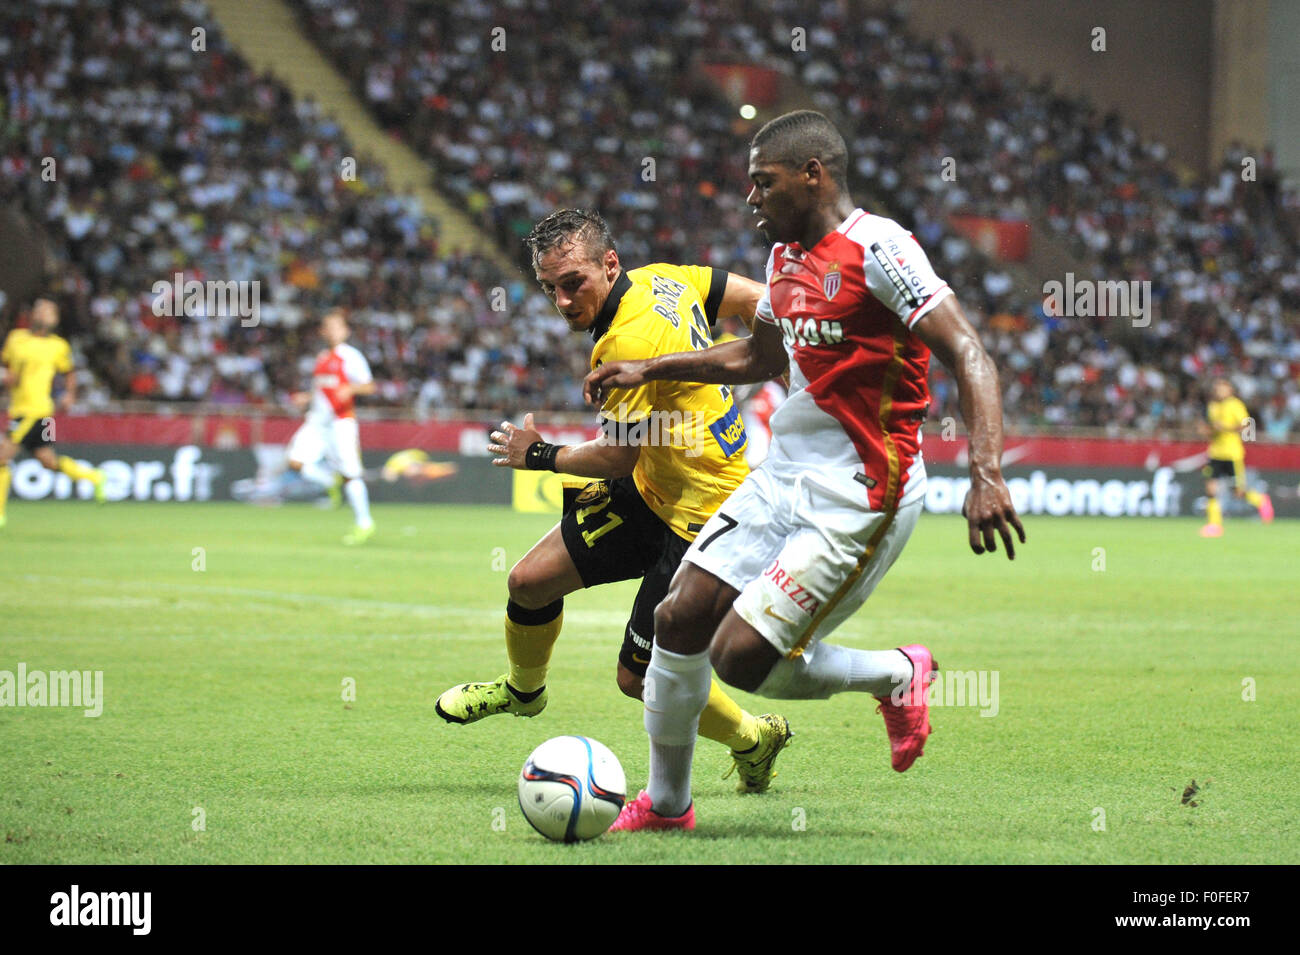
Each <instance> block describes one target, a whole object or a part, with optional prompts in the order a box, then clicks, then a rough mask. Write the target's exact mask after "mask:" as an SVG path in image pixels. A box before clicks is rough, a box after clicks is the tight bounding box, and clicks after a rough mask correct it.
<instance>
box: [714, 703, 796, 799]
mask: <svg viewBox="0 0 1300 955" xmlns="http://www.w3.org/2000/svg"><path fill="white" fill-rule="evenodd" d="M754 719H756V720H758V727H759V735H758V745H757V746H755V747H754V748H753V749H750V750H746V751H745V752H743V753H737V752H736V751H735V750H734V749H733V750H732V751H731V759H732V764H731V769H729V770H727V774H726V776H723V777H722V778H723V779H726V778H727V776H730V775H731V774H732V773H733V772H734V773H735V774H736V775H737V777H738V779H737V782H736V792H738V793H765V792H767V787H768V786H770V785H772V778H773V777H774V776H775V775H776V770H775V767H776V757H777V755H778V754H779V753H780V752H781V750H783V749H785V748H786V747H787V746H789V745H790V740H792V739H793V738H794V734H793V733H791V732H790V721H789V720H787V719H786V718H785V717H784V716H779V715H777V714H775V713H764V714H763V715H762V716H756V717H754Z"/></svg>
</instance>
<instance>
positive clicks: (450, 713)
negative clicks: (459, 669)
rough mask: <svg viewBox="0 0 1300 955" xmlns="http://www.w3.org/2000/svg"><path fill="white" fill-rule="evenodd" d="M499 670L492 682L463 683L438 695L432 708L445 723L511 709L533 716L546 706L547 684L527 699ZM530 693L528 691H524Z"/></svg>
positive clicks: (478, 718)
mask: <svg viewBox="0 0 1300 955" xmlns="http://www.w3.org/2000/svg"><path fill="white" fill-rule="evenodd" d="M506 676H507V674H504V673H503V674H502V675H501V676H499V677H497V678H496V679H495V680H493V681H492V682H491V683H462V684H460V686H453V687H452V688H451V689H450V690H448V691H447V692H445V693H443V694H442V696H440V697H438V702H437V703H435V704H434V707H433V708H434V709H435V710H437V711H438V715H439V716H441V717H442V718H443V719H444V720H446V721H447V722H448V723H477V722H478V721H479V720H481V719H483V718H484V717H487V716H496V715H497V714H498V713H513V714H514V715H515V716H536V715H537V714H538V713H540V712H542V710H544V709H546V696H547V693H546V687H542V688H541V690H539V691H538V693H537V695H536V696H535V697H533V698H532V699H530V700H527V701H525V700H521V699H520V698H519V697H518V696H517V695H516V694H515V691H514V689H513V688H511V686H510V685H509V684H508V683H506ZM525 696H531V694H525Z"/></svg>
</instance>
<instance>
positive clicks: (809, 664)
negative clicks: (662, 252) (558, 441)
mask: <svg viewBox="0 0 1300 955" xmlns="http://www.w3.org/2000/svg"><path fill="white" fill-rule="evenodd" d="M911 679H912V661H911V660H909V659H908V658H907V655H906V654H904V653H903V651H901V650H854V649H853V648H852V647H841V646H837V645H835V644H833V643H819V644H817V645H816V646H815V647H812V648H811V649H810V650H809V651H807V652H805V653H804V655H803V656H801V657H798V658H797V659H794V660H786V659H784V658H783V659H781V660H778V661H777V663H776V666H774V667H772V670H771V672H770V673H768V675H767V678H766V679H764V680H763V682H762V684H761V685H760V686H759V688H758V689H757V690H755V692H756V693H757V694H758V695H759V696H766V697H768V698H770V699H777V700H824V699H826V698H828V697H830V696H832V695H834V694H836V693H841V692H844V691H846V690H848V691H851V692H856V693H870V694H871V695H872V696H884V697H887V696H889V694H890V693H892V692H893V691H894V688H895V687H897V686H906V685H907V684H908V683H909V682H910V681H911Z"/></svg>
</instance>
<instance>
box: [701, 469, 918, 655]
mask: <svg viewBox="0 0 1300 955" xmlns="http://www.w3.org/2000/svg"><path fill="white" fill-rule="evenodd" d="M855 473H857V472H856V471H855V470H854V469H850V468H828V469H821V470H816V471H810V470H802V471H798V472H794V473H788V472H787V473H782V474H779V475H778V474H776V473H775V472H774V471H773V470H772V469H770V468H766V467H764V468H759V469H758V470H757V471H754V472H752V473H751V474H750V475H749V477H747V478H746V479H745V481H744V483H743V484H741V485H740V487H738V488H737V489H736V490H735V492H734V493H733V494H732V495H731V497H729V498H727V500H726V502H725V503H723V505H722V506H721V507H720V508H718V511H717V513H715V514H714V515H713V517H711V518H710V519H709V520H708V522H707V523H706V524H705V525H704V527H703V529H702V530H701V531H700V532H699V534H698V535H697V536H696V538H695V542H694V543H693V544H691V547H690V550H688V551H687V552H686V555H685V556H684V557H683V558H682V559H683V560H688V561H690V562H691V563H692V564H695V565H696V566H697V567H700V568H702V569H703V570H707V571H708V572H709V573H711V574H713V575H714V576H716V577H718V578H720V579H721V580H722V581H723V582H725V583H727V584H729V585H730V586H732V587H734V588H736V589H737V590H739V591H740V596H738V597H737V598H736V602H735V603H734V604H733V606H734V607H735V610H736V613H738V614H739V615H740V616H741V618H742V619H743V620H745V621H746V622H747V623H748V624H749V625H750V626H751V627H753V628H754V629H755V630H757V631H758V632H759V633H761V634H762V635H763V637H764V638H765V639H766V640H767V641H768V642H769V643H771V644H772V646H774V647H776V648H777V649H778V650H780V651H781V653H783V654H785V655H786V656H787V657H789V658H790V659H794V658H795V657H798V656H799V655H801V654H802V653H803V652H804V651H805V650H806V649H807V648H808V647H809V646H810V645H812V644H815V643H816V642H817V641H819V640H821V639H822V638H823V637H825V636H826V635H827V634H829V633H831V631H833V630H834V629H835V628H836V627H838V626H839V625H840V624H841V623H843V622H844V621H845V620H847V619H848V618H849V617H851V616H853V614H854V613H855V612H857V609H858V608H859V607H861V606H862V604H863V603H864V602H865V601H866V599H867V598H868V597H869V596H871V592H872V591H873V590H875V589H876V584H878V583H879V582H880V580H881V578H882V577H884V576H885V572H886V571H887V570H889V568H890V567H891V566H892V565H893V563H894V561H895V560H897V559H898V555H899V554H900V553H902V550H903V545H905V544H906V543H907V539H908V537H910V536H911V534H912V528H913V527H915V526H916V520H917V518H918V517H919V516H920V514H921V508H922V506H923V504H924V501H923V497H922V496H919V495H918V496H915V497H914V499H913V500H912V501H910V502H908V503H906V504H904V505H903V506H901V507H900V508H898V510H896V511H894V512H892V513H889V512H881V511H871V510H868V509H867V489H866V488H865V487H864V486H863V485H862V484H860V483H858V482H857V481H856V480H854V478H853V475H854V474H855Z"/></svg>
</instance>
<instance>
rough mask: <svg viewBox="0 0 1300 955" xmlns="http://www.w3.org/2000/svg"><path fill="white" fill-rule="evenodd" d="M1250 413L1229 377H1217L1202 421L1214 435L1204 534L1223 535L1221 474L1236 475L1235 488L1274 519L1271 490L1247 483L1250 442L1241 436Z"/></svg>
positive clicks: (1261, 513)
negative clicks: (1247, 456) (1247, 485)
mask: <svg viewBox="0 0 1300 955" xmlns="http://www.w3.org/2000/svg"><path fill="white" fill-rule="evenodd" d="M1249 418H1250V416H1249V415H1248V414H1247V413H1246V406H1245V405H1244V404H1242V403H1241V399H1240V398H1238V397H1237V396H1236V395H1235V394H1233V391H1232V383H1231V382H1230V381H1228V380H1227V379H1226V378H1215V379H1214V381H1213V382H1212V383H1211V385H1210V403H1209V406H1208V409H1207V411H1206V415H1205V419H1206V420H1205V422H1204V423H1203V424H1202V431H1203V432H1205V433H1206V434H1208V435H1209V437H1210V447H1209V449H1208V451H1207V453H1208V454H1209V457H1210V460H1209V461H1208V462H1207V463H1206V465H1205V471H1204V474H1205V494H1206V497H1207V498H1208V500H1207V501H1206V504H1205V526H1204V527H1202V528H1201V536H1202V537H1222V536H1223V508H1222V507H1221V506H1220V505H1219V478H1232V482H1233V491H1234V493H1235V494H1236V495H1237V497H1244V498H1245V499H1246V500H1247V501H1249V502H1250V504H1251V506H1252V507H1254V508H1255V509H1256V510H1257V511H1259V516H1260V519H1261V520H1262V521H1263V522H1264V523H1265V524H1267V523H1269V522H1270V521H1271V520H1273V502H1272V501H1271V500H1270V499H1269V496H1268V495H1267V494H1261V493H1259V491H1252V490H1249V489H1248V488H1247V487H1246V446H1245V444H1244V443H1243V442H1242V440H1241V429H1242V428H1244V427H1245V426H1246V423H1247V421H1248V420H1249Z"/></svg>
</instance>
